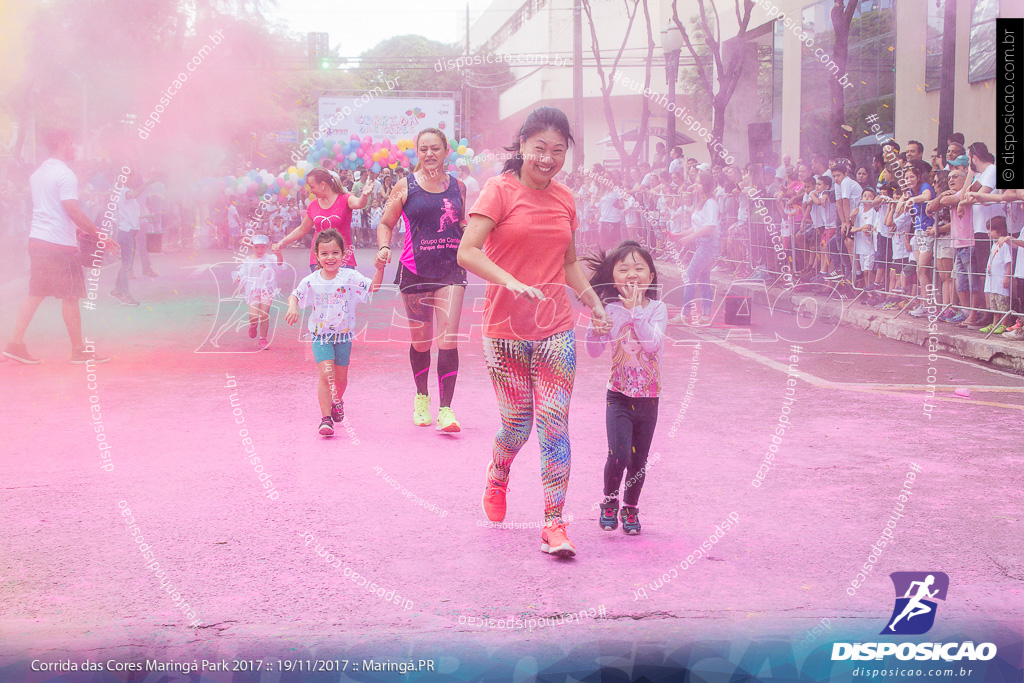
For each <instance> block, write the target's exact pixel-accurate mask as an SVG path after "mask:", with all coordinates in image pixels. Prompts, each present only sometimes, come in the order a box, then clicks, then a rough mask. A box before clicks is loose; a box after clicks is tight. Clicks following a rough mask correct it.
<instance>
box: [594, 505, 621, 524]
mask: <svg viewBox="0 0 1024 683" xmlns="http://www.w3.org/2000/svg"><path fill="white" fill-rule="evenodd" d="M597 521H598V523H599V524H600V525H601V528H602V529H603V530H604V531H615V530H616V529H618V528H619V501H618V500H617V499H616V500H609V501H606V502H604V503H601V518H600V519H598V520H597Z"/></svg>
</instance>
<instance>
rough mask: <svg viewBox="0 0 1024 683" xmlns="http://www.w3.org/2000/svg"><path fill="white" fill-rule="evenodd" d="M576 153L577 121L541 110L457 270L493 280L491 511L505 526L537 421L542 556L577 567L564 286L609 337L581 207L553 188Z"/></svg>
mask: <svg viewBox="0 0 1024 683" xmlns="http://www.w3.org/2000/svg"><path fill="white" fill-rule="evenodd" d="M570 144H572V134H571V133H570V131H569V120H568V119H567V118H566V117H565V114H564V113H562V112H561V111H560V110H558V109H555V108H553V107H541V108H539V109H535V110H534V111H533V112H531V113H530V115H529V116H528V117H527V119H526V122H525V123H524V124H523V126H522V128H520V129H519V133H518V135H517V136H516V138H515V140H514V141H513V144H512V145H510V146H509V147H507V148H506V149H508V151H510V152H514V153H515V156H514V157H513V158H511V159H509V160H508V161H506V162H505V167H504V168H503V169H502V173H501V174H499V175H498V176H497V177H495V178H491V179H489V180H488V181H487V183H486V184H485V185H484V188H483V190H482V191H481V192H480V197H479V199H477V201H476V204H475V205H474V206H473V208H472V209H471V210H470V217H469V226H468V227H467V228H466V233H465V235H464V236H463V238H462V242H461V244H460V245H459V251H458V262H459V265H461V266H463V267H464V268H466V270H468V271H470V272H471V273H474V274H476V275H478V276H480V277H482V278H483V279H485V280H487V282H488V285H487V295H486V302H487V307H486V309H485V311H484V356H485V357H486V360H487V369H488V372H489V373H490V376H491V382H492V384H493V385H494V391H495V394H497V397H498V406H499V409H500V411H501V429H500V430H499V431H498V434H497V435H496V436H495V438H494V449H493V456H492V459H491V462H490V463H489V464H488V466H487V487H486V489H485V491H484V498H483V508H484V512H485V513H486V514H487V517H488V518H489V519H490V520H491V521H493V522H500V521H502V520H503V519H504V518H505V494H506V492H507V490H508V477H509V469H510V468H511V466H512V461H513V459H515V457H516V453H518V452H519V450H520V449H521V448H522V447H523V445H524V444H525V443H526V440H527V438H529V436H530V428H531V426H532V423H533V419H534V414H535V413H536V417H537V434H538V437H539V438H540V449H541V479H542V481H543V484H544V522H545V526H544V528H543V530H542V531H541V550H542V551H544V552H546V553H550V554H552V555H557V556H559V557H572V556H574V555H575V554H576V548H575V547H574V546H573V544H572V543H571V542H569V538H568V537H567V536H566V533H565V524H564V523H563V522H562V506H563V504H564V502H565V491H566V488H567V487H568V484H569V456H570V451H569V430H568V421H569V399H570V398H571V396H572V386H573V380H574V378H575V375H576V337H575V334H574V331H573V325H574V317H573V311H572V307H571V305H570V303H569V297H568V295H567V294H566V291H565V286H566V285H568V286H570V287H572V289H573V290H574V291H575V292H576V293H577V294H578V295H579V297H580V298H581V299H582V300H583V303H585V304H586V305H587V306H589V307H590V309H591V316H592V318H593V320H594V323H593V326H594V328H595V330H597V331H598V332H599V333H604V332H607V331H608V330H609V329H610V322H609V320H608V316H607V314H606V313H605V310H604V307H603V306H602V305H601V301H600V299H599V298H598V296H597V293H596V292H594V290H593V288H592V287H591V286H590V283H589V282H588V281H587V276H586V275H585V274H584V273H583V269H582V268H581V267H580V264H579V263H577V262H576V240H575V232H576V230H577V228H578V227H579V223H578V221H577V217H576V205H575V202H574V201H573V196H572V192H571V191H570V190H569V188H567V187H565V186H564V185H562V184H561V183H559V182H557V181H555V180H554V177H555V175H557V174H558V172H559V171H561V170H562V165H563V164H564V163H565V153H566V150H567V149H568V147H569V145H570Z"/></svg>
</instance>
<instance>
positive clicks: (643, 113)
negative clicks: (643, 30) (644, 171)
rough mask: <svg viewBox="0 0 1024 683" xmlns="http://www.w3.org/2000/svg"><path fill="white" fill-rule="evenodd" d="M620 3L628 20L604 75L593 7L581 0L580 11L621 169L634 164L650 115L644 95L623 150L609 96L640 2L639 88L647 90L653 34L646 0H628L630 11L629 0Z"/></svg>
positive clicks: (638, 154) (652, 49)
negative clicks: (642, 64)
mask: <svg viewBox="0 0 1024 683" xmlns="http://www.w3.org/2000/svg"><path fill="white" fill-rule="evenodd" d="M622 4H623V7H624V8H625V11H626V16H627V17H629V21H628V23H627V24H626V31H625V33H624V34H623V36H622V44H621V45H619V50H618V52H617V53H616V54H615V59H613V60H612V64H611V70H610V71H609V72H608V73H607V74H606V73H605V66H604V62H603V60H602V58H601V46H600V44H599V43H598V40H597V27H596V24H595V23H594V14H593V8H592V7H591V4H590V1H589V0H583V11H584V12H585V13H586V15H587V22H588V23H589V24H590V48H591V50H592V51H593V53H594V60H595V61H596V62H597V74H598V76H599V77H600V78H601V102H602V104H603V108H604V118H605V121H607V123H608V131H609V134H610V136H611V141H612V146H613V147H615V152H616V153H617V154H618V155H619V161H620V162H621V163H622V165H623V167H624V168H625V167H628V166H632V165H633V164H635V163H636V161H637V160H638V159H639V156H640V152H641V150H642V149H643V148H644V147H646V144H645V143H646V141H647V128H648V123H649V121H650V115H651V104H650V101H649V100H648V99H647V98H646V97H641V100H642V105H641V108H640V128H639V131H638V133H637V141H636V144H634V145H633V150H632V151H631V152H627V151H626V146H625V144H624V141H623V139H622V138H621V137H620V136H619V129H618V126H616V125H615V113H614V112H613V111H612V99H611V95H612V88H613V86H614V83H615V81H616V80H617V76H616V72H617V70H618V68H619V62H620V61H621V60H622V53H623V52H624V51H625V49H626V43H627V42H629V34H630V33H631V32H632V30H633V21H634V20H635V19H636V15H637V11H638V10H639V8H640V5H641V4H642V5H643V9H644V20H645V21H646V23H647V66H646V68H645V70H644V88H643V89H644V90H645V91H649V90H650V86H651V63H652V62H653V61H654V34H653V32H652V31H651V14H650V9H649V8H648V5H647V0H632V5H633V7H632V11H631V10H630V0H622ZM670 116H671V114H670Z"/></svg>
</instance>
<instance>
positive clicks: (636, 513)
mask: <svg viewBox="0 0 1024 683" xmlns="http://www.w3.org/2000/svg"><path fill="white" fill-rule="evenodd" d="M619 514H620V515H621V516H622V533H624V534H629V535H630V536H635V535H636V534H638V533H640V510H638V509H637V508H635V507H634V506H632V505H623V506H622V509H621V510H620V511H619Z"/></svg>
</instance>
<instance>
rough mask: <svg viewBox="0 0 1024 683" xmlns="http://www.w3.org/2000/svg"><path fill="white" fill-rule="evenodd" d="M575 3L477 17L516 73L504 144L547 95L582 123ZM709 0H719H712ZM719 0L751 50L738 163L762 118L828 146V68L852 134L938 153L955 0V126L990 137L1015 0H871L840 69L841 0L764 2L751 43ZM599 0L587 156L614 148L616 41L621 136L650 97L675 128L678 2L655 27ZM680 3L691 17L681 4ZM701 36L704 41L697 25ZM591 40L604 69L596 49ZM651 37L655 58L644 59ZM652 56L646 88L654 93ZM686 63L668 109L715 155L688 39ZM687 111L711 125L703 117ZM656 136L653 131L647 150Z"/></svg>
mask: <svg viewBox="0 0 1024 683" xmlns="http://www.w3.org/2000/svg"><path fill="white" fill-rule="evenodd" d="M575 2H576V0H494V2H492V3H491V5H490V6H489V7H488V8H487V9H486V10H485V11H484V12H483V13H482V14H481V16H480V17H479V18H478V19H477V20H476V21H475V22H474V23H473V24H472V26H471V30H470V44H471V46H472V49H473V50H474V52H478V51H482V52H486V53H491V54H495V55H504V56H505V63H507V64H509V65H510V66H511V67H512V73H513V75H514V78H515V81H514V83H513V84H512V85H511V86H509V87H508V88H507V89H505V90H503V91H502V92H501V95H500V103H499V114H498V121H495V122H486V127H487V135H488V138H489V139H488V142H490V146H492V147H493V146H494V145H495V143H496V142H498V141H500V142H501V143H502V144H507V143H508V142H509V141H510V140H511V138H512V137H514V135H515V132H516V130H517V129H518V127H519V125H521V123H522V122H523V120H525V118H526V115H527V114H528V113H529V112H530V111H531V110H533V109H534V108H536V107H539V106H555V107H559V108H560V109H562V110H563V111H565V112H566V114H568V115H569V119H570V121H572V120H573V114H574V103H573V97H572V93H573V88H572V85H573V83H572V73H573V69H572V46H573V5H574V3H575ZM706 2H708V5H710V2H711V0H706ZM716 2H717V5H718V8H717V9H718V16H719V17H720V19H721V26H720V27H719V32H720V36H721V38H722V40H723V45H724V47H723V51H724V52H725V53H726V54H727V55H728V54H732V53H733V52H735V51H738V53H739V54H741V55H742V60H743V61H742V64H743V69H742V75H741V77H740V79H739V82H738V84H737V86H736V91H735V93H734V95H733V97H732V99H731V100H730V104H729V107H728V109H727V112H726V117H725V119H726V126H725V134H724V139H723V143H724V147H725V148H726V149H727V151H728V152H729V153H730V155H731V156H732V157H733V158H734V159H735V161H736V163H743V162H745V161H746V160H747V159H748V138H747V133H748V130H747V126H748V124H750V123H753V122H771V124H772V145H773V149H774V151H775V152H778V153H783V154H786V153H788V154H791V155H792V156H793V157H794V158H796V157H797V156H799V155H802V154H806V153H808V152H809V151H822V152H825V153H828V152H829V149H828V147H829V146H830V145H829V140H830V134H829V128H828V112H829V102H830V99H829V89H828V84H829V79H832V78H834V79H844V81H843V83H844V86H845V87H844V89H843V91H844V94H845V100H846V101H845V119H846V124H847V125H848V126H849V127H850V128H852V131H853V132H852V134H851V135H852V138H853V140H854V141H856V140H857V139H859V138H862V137H864V136H866V135H868V134H869V133H870V130H871V123H873V122H876V123H878V124H879V125H880V126H881V127H882V128H883V129H884V131H885V132H891V133H893V134H894V136H895V138H896V139H897V140H898V141H901V142H906V141H907V140H910V139H916V140H920V141H921V142H923V143H924V145H925V147H926V148H927V149H928V150H930V149H931V148H932V147H933V146H935V144H936V141H937V135H938V118H939V98H940V93H941V88H940V84H939V79H938V76H939V74H940V73H941V63H942V55H941V51H942V33H943V30H944V25H943V23H944V22H943V14H944V7H945V3H946V2H955V3H956V9H955V16H956V27H955V28H956V56H955V74H954V90H955V102H954V129H955V130H957V131H960V132H963V133H964V135H965V136H966V138H967V141H968V142H971V141H974V140H982V141H985V142H987V143H988V144H989V145H991V144H992V143H993V142H994V136H995V88H994V85H995V81H994V79H995V19H996V17H997V16H1011V15H1010V14H1009V12H1011V11H1012V10H1011V7H1010V5H1011V4H1014V2H1013V0H862V1H861V2H859V3H858V5H857V8H856V13H855V16H854V19H853V22H852V25H851V31H850V39H849V61H848V64H847V67H846V69H844V70H843V73H839V72H838V69H837V68H836V65H835V63H834V60H833V59H832V49H833V45H832V42H833V39H832V25H831V18H830V12H831V9H832V7H833V4H834V3H833V0H774V1H773V0H755V3H754V8H753V11H752V14H751V19H750V22H749V24H748V26H747V32H746V36H745V40H743V41H739V40H737V39H736V34H737V32H738V27H737V23H736V16H735V11H734V8H735V5H734V2H735V0H716ZM589 6H590V8H591V12H592V15H591V16H592V21H591V17H588V16H587V14H586V13H584V14H583V19H582V27H583V31H582V37H583V101H582V109H583V121H584V131H583V139H584V146H583V152H584V155H585V159H586V162H587V164H588V165H589V164H590V163H594V162H600V161H607V160H609V159H612V160H614V158H617V156H616V155H615V153H614V150H612V148H611V145H609V144H608V143H607V138H608V137H609V130H610V125H609V121H608V117H607V114H606V111H605V109H606V103H605V99H604V98H603V97H602V78H601V70H603V72H604V77H605V78H604V81H603V83H604V84H605V85H607V84H608V83H609V82H610V73H611V70H612V63H613V61H614V60H615V58H616V56H617V55H619V53H620V50H621V56H620V57H619V68H618V69H617V70H616V72H617V75H618V76H619V78H618V79H617V80H616V82H615V83H612V84H611V91H610V98H609V102H608V104H607V106H608V108H609V109H610V111H611V113H612V115H613V118H614V122H615V128H616V129H617V130H618V131H619V132H620V133H627V132H629V131H632V130H635V129H636V128H637V126H638V125H639V122H640V112H641V105H642V103H643V98H644V97H645V96H646V97H647V99H648V100H649V101H650V109H651V119H650V121H649V126H651V127H656V128H658V129H661V130H664V128H665V127H666V124H667V120H668V118H667V117H668V116H669V113H668V112H669V109H670V107H668V106H666V105H665V104H664V103H665V102H666V101H667V100H666V98H665V97H664V95H665V94H666V93H667V92H668V84H667V81H666V69H665V62H666V59H665V53H664V52H663V49H662V44H661V41H662V36H661V33H662V29H663V28H664V27H665V26H666V25H667V24H669V23H670V21H671V18H672V3H671V0H649V2H648V10H649V14H650V27H651V29H650V34H649V33H648V22H647V19H646V18H645V16H644V12H643V9H642V4H641V5H638V11H637V13H636V15H635V16H634V17H633V21H632V25H631V26H630V24H629V22H630V18H629V16H627V15H626V14H625V12H624V9H623V7H624V5H623V4H622V3H613V2H604V1H600V0H593V1H592V2H591V3H590V5H589ZM683 7H686V8H687V9H686V10H685V11H686V12H688V13H689V14H687V15H683V14H682V12H683V10H682V8H683ZM680 8H681V14H680V20H681V22H682V23H683V24H684V25H686V26H688V27H690V28H691V29H692V28H693V27H694V26H695V20H696V16H697V12H696V10H695V9H694V7H693V5H692V3H685V4H684V3H680ZM1000 12H1003V14H1000ZM1017 14H1019V12H1017ZM627 28H628V29H629V30H628V32H627ZM691 36H692V37H693V38H694V39H696V40H699V39H700V36H699V35H698V34H697V33H691ZM595 37H596V43H597V46H598V48H599V52H600V55H601V60H600V61H601V69H599V68H598V60H597V58H596V57H595V54H594V44H595V40H594V38H595ZM651 41H653V44H654V49H653V56H652V58H651V59H648V54H649V47H650V43H651ZM648 65H649V70H650V81H649V86H648V87H649V90H644V88H643V84H644V83H645V77H646V75H647V72H648ZM679 71H680V73H679V81H678V82H677V84H676V89H677V93H678V94H677V95H676V98H675V101H674V103H673V107H671V109H677V108H678V109H680V110H681V111H682V112H683V113H684V114H683V115H679V114H677V129H678V131H679V132H682V133H686V134H687V135H689V136H690V137H692V138H694V139H695V140H696V142H695V143H694V144H690V145H688V146H687V147H686V149H685V152H686V154H687V155H688V156H696V157H697V158H699V159H702V160H708V159H709V152H708V150H707V148H706V145H705V144H704V142H703V140H701V139H700V137H699V133H700V131H701V129H704V130H707V131H710V129H711V125H712V116H711V110H710V106H709V104H708V102H707V96H706V95H705V94H704V93H703V91H702V90H701V89H699V88H698V87H696V77H695V75H694V74H695V66H694V60H693V58H692V57H691V55H690V53H689V51H688V50H687V48H686V47H683V49H682V51H681V66H680V70H679ZM659 96H660V97H659ZM687 116H688V117H692V118H693V120H695V121H696V122H697V123H699V124H701V125H699V126H698V127H697V128H693V126H694V124H693V121H691V120H690V119H689V118H685V117H687ZM684 119H685V124H684ZM478 123H479V122H478ZM691 129H692V130H691ZM662 137H664V133H662ZM659 139H662V138H658V137H653V136H652V137H650V138H649V139H648V150H647V151H648V155H650V154H653V149H654V145H655V143H656V142H658V141H659ZM629 144H630V145H631V144H632V143H629ZM926 156H927V155H926ZM573 165H574V166H576V165H577V164H576V163H575V162H573Z"/></svg>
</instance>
